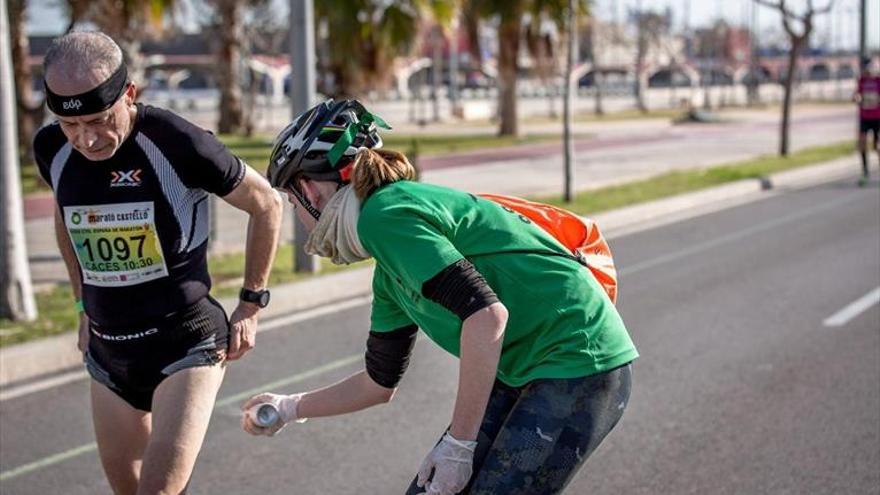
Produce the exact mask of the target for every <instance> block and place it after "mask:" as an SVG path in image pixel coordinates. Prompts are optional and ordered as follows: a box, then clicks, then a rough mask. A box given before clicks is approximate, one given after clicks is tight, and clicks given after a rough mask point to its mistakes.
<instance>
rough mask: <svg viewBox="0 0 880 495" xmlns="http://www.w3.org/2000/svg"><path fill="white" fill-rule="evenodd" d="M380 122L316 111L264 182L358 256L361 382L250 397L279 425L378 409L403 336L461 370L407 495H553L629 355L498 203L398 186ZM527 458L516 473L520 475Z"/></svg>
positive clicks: (573, 280) (391, 386) (615, 331)
mask: <svg viewBox="0 0 880 495" xmlns="http://www.w3.org/2000/svg"><path fill="white" fill-rule="evenodd" d="M377 127H384V128H387V124H385V122H384V121H382V119H381V118H379V117H377V116H375V115H373V114H371V113H370V112H368V111H367V110H366V109H365V108H364V107H363V106H362V105H361V104H360V103H359V102H357V101H353V100H344V101H340V102H334V101H333V100H329V101H327V102H324V103H322V104H320V105H318V106H316V107H315V108H313V109H311V110H309V111H307V112H305V113H303V114H302V115H300V116H299V117H298V118H297V119H296V120H295V121H294V123H293V124H291V125H290V126H288V127H287V128H286V129H285V130H284V131H282V133H281V134H280V135H279V136H278V138H277V140H276V145H275V149H274V151H273V153H272V157H271V159H270V160H271V161H270V165H269V172H268V174H269V181H270V183H271V184H272V185H273V186H274V187H276V188H279V189H282V190H284V191H285V192H287V193H288V196H289V197H290V200H291V202H292V203H293V204H294V206H295V207H296V211H297V215H298V216H299V218H300V219H301V220H302V221H303V222H304V223H305V224H306V226H307V228H308V229H309V231H310V237H309V239H308V242H307V245H306V249H307V250H309V252H311V253H313V254H319V255H322V256H325V257H329V258H331V259H332V260H333V261H334V262H335V263H353V262H356V261H360V260H364V259H367V258H369V257H373V258H374V259H375V260H376V268H375V273H374V275H373V307H372V316H371V322H370V325H371V327H370V332H369V337H368V339H367V352H366V357H365V361H366V366H365V370H364V371H362V372H360V373H357V374H355V375H353V376H351V377H349V378H346V379H345V380H343V381H341V382H339V383H337V384H335V385H332V386H330V387H327V388H323V389H320V390H316V391H311V392H306V393H301V394H294V395H288V396H284V395H276V394H268V393H266V394H260V395H257V396H255V397H253V398H252V399H251V400H249V401H247V402H246V403H245V404H244V406H243V409H244V410H245V411H249V410H251V408H252V407H253V406H255V405H257V404H261V403H266V402H269V403H273V404H274V405H276V407H277V408H278V410H279V412H280V418H281V420H280V421H279V422H277V423H276V424H274V425H273V426H270V427H260V426H259V425H258V424H257V423H256V422H254V420H253V416H252V415H251V414H245V415H244V416H243V419H242V424H243V427H244V429H245V430H246V431H248V432H250V433H252V434H263V435H274V434H275V433H276V432H277V431H278V430H279V429H280V428H281V427H283V426H284V424H286V423H289V422H292V421H297V420H298V421H303V420H304V419H305V418H314V417H322V416H332V415H338V414H344V413H348V412H353V411H356V410H360V409H364V408H367V407H370V406H373V405H376V404H380V403H384V402H387V401H389V400H391V397H392V396H393V394H394V391H395V389H396V387H397V384H398V382H399V380H400V378H401V376H402V375H403V373H404V371H405V369H406V366H407V364H408V361H409V357H410V352H411V350H412V347H413V345H414V343H415V338H416V333H417V331H418V329H419V328H421V329H422V330H423V331H424V332H425V334H426V335H427V336H428V337H429V338H431V340H433V341H434V342H436V343H437V344H438V345H439V346H440V347H442V348H443V349H445V350H446V351H448V352H449V353H451V354H453V355H455V356H456V357H459V358H460V378H459V389H458V394H457V398H456V403H455V408H454V412H453V416H452V420H451V422H450V426H449V429H448V430H447V431H446V432H445V433H444V434H443V436H442V438H441V439H440V441H439V442H438V443H437V445H436V446H435V447H434V448H433V449H432V450H431V451H430V452H429V453H428V456H427V457H426V458H425V460H424V462H423V463H422V466H421V468H420V469H419V472H418V475H417V476H416V479H414V480H413V482H412V484H411V485H410V487H409V490H408V492H407V493H425V492H426V493H431V494H454V493H471V494H478V493H479V494H482V493H487V494H488V493H514V492H517V493H525V492H528V493H531V494H552V493H560V492H561V491H562V490H563V489H564V487H565V486H566V485H567V484H568V482H569V481H570V480H571V479H572V477H573V476H574V474H575V473H576V472H577V470H578V469H579V468H580V466H581V465H582V464H583V462H584V460H585V459H586V458H587V457H588V456H589V455H590V454H591V453H592V451H593V450H594V449H595V448H596V447H597V446H598V444H599V443H600V442H601V441H602V439H604V437H605V435H607V434H608V432H610V431H611V429H612V428H613V427H614V425H615V424H616V423H617V421H618V420H619V419H620V417H621V415H622V414H623V410H624V408H625V407H626V403H627V401H628V399H629V393H630V384H631V370H630V366H629V363H630V362H632V361H633V360H634V359H635V358H636V357H637V356H638V354H637V352H636V350H635V347H634V346H633V344H632V341H631V340H630V337H629V335H628V333H627V331H626V328H625V327H624V325H623V322H622V320H621V318H620V315H619V314H618V313H617V310H616V309H615V308H614V305H613V304H612V302H611V300H610V299H609V298H608V296H607V295H606V293H605V292H604V291H603V290H602V288H601V286H600V285H599V283H598V282H597V281H596V280H595V279H594V278H593V276H592V275H591V274H590V272H589V271H588V270H585V269H584V268H583V267H582V266H581V265H579V264H578V263H577V262H576V261H574V260H572V259H571V258H569V257H566V256H560V255H557V254H562V253H564V252H565V251H566V248H564V247H563V246H562V245H561V244H560V243H559V242H558V241H556V239H554V238H553V237H552V236H551V235H550V234H548V233H546V232H545V231H544V230H542V229H541V228H540V227H539V226H537V225H535V224H533V223H532V222H531V221H530V220H528V219H527V218H525V217H523V216H521V215H519V214H517V213H515V212H512V211H511V210H509V209H505V208H504V207H502V206H501V205H499V204H498V203H495V202H493V201H490V200H488V199H483V198H481V197H478V196H474V195H472V194H468V193H465V192H462V191H458V190H454V189H449V188H445V187H439V186H434V185H428V184H421V183H417V182H413V181H412V179H413V178H414V176H415V173H414V172H415V171H414V169H413V168H412V165H411V164H410V163H409V161H408V160H407V159H406V157H405V156H403V155H402V154H400V153H397V152H393V151H386V150H382V149H380V148H381V145H382V140H381V138H380V137H379V135H378V132H377ZM523 459H527V460H528V462H523Z"/></svg>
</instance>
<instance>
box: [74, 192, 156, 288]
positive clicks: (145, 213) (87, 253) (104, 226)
mask: <svg viewBox="0 0 880 495" xmlns="http://www.w3.org/2000/svg"><path fill="white" fill-rule="evenodd" d="M155 212H156V210H155V207H154V205H153V202H152V201H145V202H142V203H121V204H110V205H97V206H65V207H64V224H65V225H66V226H67V232H68V233H69V234H70V240H71V242H72V243H73V246H74V249H75V250H76V256H77V258H78V259H79V266H80V267H81V268H82V273H83V283H84V284H89V285H94V286H98V287H125V286H129V285H137V284H142V283H144V282H148V281H150V280H155V279H157V278H162V277H166V276H168V269H167V268H166V266H165V258H164V256H163V255H162V245H161V244H160V243H159V236H158V234H157V232H156V223H155Z"/></svg>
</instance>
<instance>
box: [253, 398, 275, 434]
mask: <svg viewBox="0 0 880 495" xmlns="http://www.w3.org/2000/svg"><path fill="white" fill-rule="evenodd" d="M248 414H249V415H250V417H251V420H252V421H253V422H254V424H256V425H257V426H259V427H261V428H271V427H272V426H275V423H277V422H278V421H280V420H281V415H280V414H279V413H278V408H277V407H275V404H272V403H270V402H263V403H262V404H257V405H255V406H253V407H251V408H250V409H249V410H248Z"/></svg>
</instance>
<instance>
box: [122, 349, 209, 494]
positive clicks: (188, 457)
mask: <svg viewBox="0 0 880 495" xmlns="http://www.w3.org/2000/svg"><path fill="white" fill-rule="evenodd" d="M225 369H226V368H225V366H219V365H218V366H198V367H194V368H187V369H184V370H181V371H178V372H177V373H174V374H173V375H171V376H169V377H168V378H166V379H165V380H164V381H163V382H162V383H161V384H159V386H158V387H157V388H156V392H155V394H154V395H153V433H152V435H151V437H150V441H149V444H148V445H147V449H146V453H145V454H144V462H143V467H142V468H141V483H140V486H139V487H138V493H139V494H143V495H147V494H155V493H169V494H170V493H173V494H178V493H185V492H186V486H187V484H188V483H189V478H190V476H191V475H192V470H193V467H194V466H195V462H196V457H197V456H198V454H199V450H200V449H201V447H202V441H203V440H204V439H205V432H206V431H207V429H208V422H209V421H210V419H211V412H212V411H213V409H214V401H215V399H216V398H217V391H218V390H219V389H220V384H221V383H222V381H223V374H224V372H225Z"/></svg>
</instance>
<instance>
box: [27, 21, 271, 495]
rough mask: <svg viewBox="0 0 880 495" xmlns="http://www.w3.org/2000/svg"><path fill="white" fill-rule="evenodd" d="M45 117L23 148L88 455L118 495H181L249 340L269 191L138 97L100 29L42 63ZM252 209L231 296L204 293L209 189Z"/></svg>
mask: <svg viewBox="0 0 880 495" xmlns="http://www.w3.org/2000/svg"><path fill="white" fill-rule="evenodd" d="M44 69H45V90H46V95H47V104H48V106H49V109H50V110H51V111H52V112H53V113H54V114H55V116H56V117H57V122H54V123H52V124H50V125H48V126H46V127H44V128H42V129H41V130H40V131H39V132H38V133H37V136H36V138H35V140H34V152H35V156H36V159H37V164H38V166H39V169H40V173H41V174H42V176H43V179H44V180H45V181H46V182H47V183H48V184H49V185H50V186H51V187H52V189H53V191H54V194H55V201H56V203H57V205H58V208H57V209H56V212H55V230H56V237H57V239H58V246H59V248H60V250H61V254H62V256H63V258H64V261H65V263H66V265H67V270H68V274H69V277H70V282H71V285H72V286H73V292H74V294H75V295H76V298H77V302H76V304H77V307H78V308H79V310H80V311H81V318H80V329H79V348H80V350H81V351H82V352H83V354H84V360H85V363H86V368H87V369H88V372H89V374H90V375H91V377H92V382H91V402H92V416H93V421H94V426H95V435H96V437H97V443H98V452H99V454H100V458H101V462H102V464H103V467H104V471H105V473H106V475H107V479H108V481H109V482H110V486H111V487H112V489H113V491H114V492H115V493H117V494H136V493H137V494H156V493H175V494H176V493H183V492H185V491H186V487H187V485H188V482H189V479H190V475H191V473H192V469H193V466H194V464H195V461H196V456H197V455H198V452H199V449H200V448H201V444H202V441H203V439H204V436H205V431H206V430H207V427H208V422H209V420H210V416H211V411H212V410H213V406H214V400H215V398H216V394H217V390H218V389H219V388H220V383H221V381H222V379H223V374H224V371H225V367H224V363H225V361H227V360H234V359H238V358H240V357H241V356H242V355H243V354H245V353H246V352H247V351H248V350H250V349H251V348H252V347H253V346H254V338H255V333H256V326H257V315H258V312H259V310H260V308H261V307H265V305H266V304H267V303H268V291H267V290H265V288H266V283H267V278H268V274H269V270H270V267H271V263H272V260H273V258H274V254H275V248H276V243H277V240H278V232H279V228H280V223H281V211H282V202H281V199H280V196H279V195H278V194H276V193H274V192H273V190H272V188H271V187H269V184H268V182H267V181H266V180H265V179H263V178H262V177H261V176H260V174H258V173H257V172H255V171H254V170H253V169H251V168H250V167H249V166H247V165H246V164H245V163H244V162H242V161H241V160H240V159H238V158H237V157H235V156H233V155H232V154H230V153H229V151H228V150H227V149H226V148H225V147H224V146H223V145H222V144H220V142H219V141H217V139H215V138H214V136H213V135H211V134H210V133H209V132H207V131H205V130H203V129H200V128H198V127H196V126H195V125H193V124H191V123H189V122H187V121H186V120H184V119H183V118H181V117H179V116H177V115H175V114H173V113H171V112H168V111H166V110H161V109H158V108H154V107H150V106H144V105H140V104H136V103H135V96H136V94H137V88H136V87H135V85H134V84H133V83H132V82H131V81H130V80H129V79H128V76H127V71H126V66H125V64H124V62H123V58H122V51H121V50H120V48H119V46H118V45H117V44H116V43H115V42H114V41H113V40H112V39H111V38H109V37H108V36H106V35H104V34H102V33H98V32H77V33H71V34H67V35H65V36H62V37H60V38H58V39H56V40H54V41H53V43H52V45H51V46H50V48H49V50H48V52H47V53H46V56H45V59H44ZM209 194H216V195H218V196H221V197H222V198H223V200H225V201H226V202H228V203H230V204H231V205H233V206H235V207H237V208H239V209H241V210H244V211H246V212H247V213H248V214H249V215H250V221H249V225H248V231H247V232H248V233H247V253H246V260H247V261H246V268H245V274H244V287H243V289H242V293H241V298H242V301H241V302H240V304H239V305H238V307H237V308H236V309H235V310H234V311H233V313H232V315H231V317H230V318H229V319H228V320H227V317H226V314H225V312H224V311H223V308H221V307H220V305H219V304H217V302H216V301H215V300H213V299H212V298H211V297H210V296H209V295H208V292H209V290H210V288H211V279H210V277H209V275H208V271H207V262H206V257H207V240H208V234H209V225H210V222H209V218H208V199H209V198H208V195H209Z"/></svg>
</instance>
